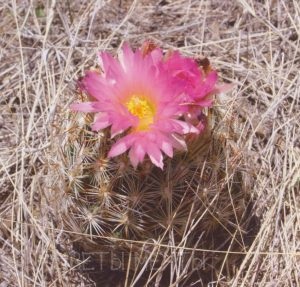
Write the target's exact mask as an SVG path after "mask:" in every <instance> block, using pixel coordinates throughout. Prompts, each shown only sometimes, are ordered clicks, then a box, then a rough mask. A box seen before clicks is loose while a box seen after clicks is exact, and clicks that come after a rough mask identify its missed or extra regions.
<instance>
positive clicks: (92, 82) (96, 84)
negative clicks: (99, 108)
mask: <svg viewBox="0 0 300 287" xmlns="http://www.w3.org/2000/svg"><path fill="white" fill-rule="evenodd" d="M78 85H79V88H80V89H81V90H83V91H84V92H86V93H87V94H89V95H90V96H91V97H93V98H95V99H97V100H99V101H101V100H102V101H103V100H104V101H106V100H107V97H108V96H111V94H112V87H110V86H111V83H109V82H108V81H106V80H105V79H104V78H103V77H102V75H100V74H99V73H98V72H95V71H87V72H86V74H85V76H84V77H83V78H82V79H81V80H80V81H78Z"/></svg>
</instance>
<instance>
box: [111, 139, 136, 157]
mask: <svg viewBox="0 0 300 287" xmlns="http://www.w3.org/2000/svg"><path fill="white" fill-rule="evenodd" d="M133 141H134V137H133V136H132V135H127V136H125V137H123V138H121V139H119V140H118V141H117V142H116V143H115V144H114V145H113V146H112V147H111V149H110V151H109V153H108V157H115V156H118V155H120V154H122V153H124V152H126V151H127V150H128V149H129V148H130V146H131V145H132V144H133Z"/></svg>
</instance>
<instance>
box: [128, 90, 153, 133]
mask: <svg viewBox="0 0 300 287" xmlns="http://www.w3.org/2000/svg"><path fill="white" fill-rule="evenodd" d="M125 106H126V107H127V109H128V111H129V112H130V113H131V114H132V115H134V116H136V117H137V118H138V119H139V125H138V126H137V127H136V128H135V130H136V131H145V130H148V129H149V126H150V125H151V124H152V123H153V121H154V119H153V118H154V114H155V107H154V105H153V104H152V103H151V102H149V101H148V100H147V99H145V98H144V97H141V96H138V95H132V96H131V97H130V98H129V100H128V101H127V102H126V103H125Z"/></svg>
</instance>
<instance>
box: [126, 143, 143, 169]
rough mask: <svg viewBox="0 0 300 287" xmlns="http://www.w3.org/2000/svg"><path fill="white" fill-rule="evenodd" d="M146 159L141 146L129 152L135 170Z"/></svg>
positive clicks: (134, 147) (136, 146) (135, 146)
mask: <svg viewBox="0 0 300 287" xmlns="http://www.w3.org/2000/svg"><path fill="white" fill-rule="evenodd" d="M144 157H145V150H144V149H143V147H142V146H141V145H139V144H137V145H134V146H133V147H132V148H131V149H130V151H129V158H130V161H131V163H132V165H133V167H134V168H136V167H137V165H138V164H139V162H142V161H143V160H144Z"/></svg>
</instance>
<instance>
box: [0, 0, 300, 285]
mask: <svg viewBox="0 0 300 287" xmlns="http://www.w3.org/2000/svg"><path fill="white" fill-rule="evenodd" d="M0 15H1V20H0V32H1V33H0V34H1V38H0V48H1V50H0V59H1V61H0V91H1V97H0V103H1V105H0V111H1V113H0V175H1V178H0V187H1V188H0V286H1V287H4V286H94V284H98V286H99V284H100V283H99V282H100V281H99V282H97V280H98V279H97V276H89V275H88V274H87V273H86V272H82V270H81V269H80V268H78V266H81V265H82V264H83V263H82V260H83V259H82V258H77V257H76V253H78V248H77V249H76V244H75V243H74V236H73V237H72V236H71V234H70V233H72V232H73V233H76V232H77V229H76V226H75V227H74V228H73V229H72V228H71V231H70V228H69V229H68V230H67V229H64V228H62V226H64V224H63V222H64V218H63V216H62V213H61V206H62V205H67V204H68V203H67V202H61V199H60V194H58V193H57V187H59V188H60V190H63V191H65V188H66V187H65V186H64V185H63V184H62V183H61V182H58V181H56V180H57V178H56V177H52V175H53V173H54V172H56V173H61V174H62V173H63V172H64V170H62V169H60V168H61V163H60V162H58V161H57V158H56V155H57V154H56V153H57V147H58V145H59V144H58V143H59V141H60V138H61V137H62V136H63V135H64V133H65V132H66V129H65V126H64V122H65V121H66V118H68V115H69V105H70V103H72V102H73V101H75V100H76V99H77V98H78V94H77V93H76V80H77V79H78V78H79V77H80V76H82V75H83V72H84V70H86V69H90V68H97V61H96V57H97V52H98V51H100V50H107V51H110V52H112V53H116V51H117V49H118V48H119V47H120V46H121V45H122V43H123V42H125V41H126V42H129V43H130V44H131V45H132V46H133V47H137V46H138V45H140V44H141V43H142V42H143V41H145V40H151V41H153V42H155V43H156V44H157V45H159V46H161V47H162V48H163V49H164V51H167V50H169V49H172V50H179V51H180V52H181V53H182V54H184V55H186V56H190V57H194V58H196V59H198V58H205V57H207V58H209V59H210V62H211V65H212V66H213V67H214V68H215V69H217V70H218V72H219V78H220V79H219V80H220V82H226V83H232V84H233V88H232V89H231V91H229V92H228V93H226V94H224V95H221V96H220V97H217V98H216V108H217V107H218V108H219V109H220V111H222V113H223V118H224V119H226V121H225V120H224V123H226V125H232V127H233V129H234V133H235V135H236V136H235V137H233V139H229V145H230V149H231V153H230V157H228V158H227V159H228V161H229V162H230V164H231V166H235V168H237V169H239V170H240V171H244V172H243V177H242V185H243V188H241V192H243V194H247V198H249V200H250V199H251V205H252V206H251V214H250V215H249V217H251V218H254V217H255V218H256V221H255V225H256V229H255V233H253V234H252V237H253V238H252V239H251V241H249V242H248V243H247V244H246V243H245V244H246V245H247V250H243V251H240V250H239V249H238V250H232V249H230V248H229V247H228V249H227V251H226V250H225V251H226V252H225V255H226V256H225V257H223V258H222V262H221V265H220V266H218V267H216V266H215V267H214V268H211V270H214V272H215V274H213V275H211V279H210V280H209V279H208V278H207V274H206V275H205V280H206V282H208V281H210V283H211V284H215V285H210V286H261V287H262V286H300V281H299V277H298V276H299V272H300V253H299V252H300V246H299V242H300V241H299V238H300V234H299V230H300V213H299V208H300V204H299V203H300V148H299V146H300V140H299V139H300V137H299V118H300V113H299V101H300V97H299V96H300V76H299V69H300V5H299V3H298V1H295V0H294V1H293V0H287V1H274V0H265V1H260V0H249V1H244V0H239V1H238V0H236V1H221V0H213V1H202V0H198V1H197V0H177V1H176V0H175V1H171V0H162V1H150V0H149V1H146V0H145V1H138V0H135V1H129V0H126V1H125V0H123V1H121V0H120V1H86V0H85V1H79V0H74V1H70V0H66V1H55V0H49V1H26V0H24V1H21V0H12V1H5V0H0ZM226 115H230V117H229V118H230V121H228V119H227V118H226ZM63 126H64V128H62V127H63ZM225 128H226V129H227V128H228V127H227V126H226V127H225ZM227 135H228V134H227V132H226V131H225V132H224V136H225V137H226V136H227ZM232 150H234V152H232ZM241 157H242V160H240V158H241ZM237 159H238V160H237ZM237 164H238V166H236V165H237ZM54 187H56V188H54ZM50 194H51V196H49V195H50ZM55 197H57V201H56V203H55V204H54V203H53V198H55ZM50 199H51V200H50ZM232 212H235V208H233V211H232ZM253 224H254V223H253V222H252V225H253ZM236 230H237V231H238V232H241V233H243V232H244V231H243V230H241V229H240V227H239V226H237V227H236ZM245 232H246V231H245ZM79 235H80V234H79ZM77 240H78V241H80V240H83V239H80V236H78V238H77ZM84 240H87V239H84ZM81 248H82V246H81ZM235 251H237V252H238V253H239V252H240V253H242V255H243V257H242V259H240V261H239V262H238V264H236V265H234V268H232V269H233V270H231V271H228V270H227V269H230V262H231V261H228V260H229V259H228V258H231V255H233V254H234V252H235ZM207 252H208V253H209V252H212V253H213V252H218V250H211V251H209V250H208V251H207ZM103 272H106V271H103ZM107 274H109V275H107V278H106V281H105V282H104V283H103V278H101V280H102V281H101V282H102V284H106V285H101V286H116V285H117V283H116V281H114V280H118V282H119V283H118V284H120V286H123V285H125V286H132V285H130V284H129V283H128V280H125V279H124V280H123V281H122V278H123V277H122V276H121V275H120V276H119V274H116V273H111V272H108V273H107ZM112 276H113V277H114V278H113V279H112V278H111V277H112ZM118 276H119V277H120V278H121V279H120V280H119V279H118ZM201 276H202V275H201V274H199V279H198V281H197V280H195V282H196V281H197V283H194V285H193V286H205V285H201V284H202V283H201V282H202V281H201ZM102 277H103V276H102ZM99 280H100V279H99ZM203 280H204V279H203ZM207 280H208V281H207ZM176 284H179V283H174V282H173V285H172V286H184V285H180V284H179V285H176ZM189 284H191V283H189ZM197 284H198V285H197ZM203 284H204V283H203ZM205 284H208V283H205ZM136 286H138V285H136ZM149 286H151V285H149ZM153 286H154V285H153ZM155 286H165V285H155ZM170 286H171V285H170ZM191 286H192V285H191Z"/></svg>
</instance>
